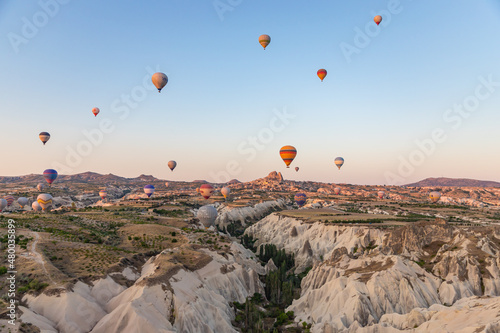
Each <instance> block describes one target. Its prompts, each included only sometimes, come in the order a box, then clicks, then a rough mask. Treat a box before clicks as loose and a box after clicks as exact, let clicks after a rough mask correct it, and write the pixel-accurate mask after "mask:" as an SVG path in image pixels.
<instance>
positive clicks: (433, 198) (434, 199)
mask: <svg viewBox="0 0 500 333" xmlns="http://www.w3.org/2000/svg"><path fill="white" fill-rule="evenodd" d="M429 199H431V201H432V202H433V203H436V202H438V201H439V199H441V193H439V192H438V191H432V192H431V193H429Z"/></svg>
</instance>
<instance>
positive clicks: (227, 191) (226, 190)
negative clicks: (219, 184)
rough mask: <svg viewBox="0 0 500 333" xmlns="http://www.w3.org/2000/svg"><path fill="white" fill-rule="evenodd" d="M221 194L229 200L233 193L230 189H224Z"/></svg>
mask: <svg viewBox="0 0 500 333" xmlns="http://www.w3.org/2000/svg"><path fill="white" fill-rule="evenodd" d="M220 193H222V195H223V196H224V198H226V199H227V196H228V195H229V193H231V189H230V188H229V187H223V188H222V189H221V190H220Z"/></svg>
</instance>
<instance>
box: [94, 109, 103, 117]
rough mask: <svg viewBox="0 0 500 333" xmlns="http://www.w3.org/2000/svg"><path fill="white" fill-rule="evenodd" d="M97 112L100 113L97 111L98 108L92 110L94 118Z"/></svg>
mask: <svg viewBox="0 0 500 333" xmlns="http://www.w3.org/2000/svg"><path fill="white" fill-rule="evenodd" d="M99 112H101V110H99V108H93V109H92V113H93V114H94V117H97V115H98V114H99Z"/></svg>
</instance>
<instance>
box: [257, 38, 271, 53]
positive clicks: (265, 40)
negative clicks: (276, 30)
mask: <svg viewBox="0 0 500 333" xmlns="http://www.w3.org/2000/svg"><path fill="white" fill-rule="evenodd" d="M259 43H260V45H262V47H263V48H264V50H265V49H266V47H267V46H268V45H269V43H271V37H269V35H260V36H259Z"/></svg>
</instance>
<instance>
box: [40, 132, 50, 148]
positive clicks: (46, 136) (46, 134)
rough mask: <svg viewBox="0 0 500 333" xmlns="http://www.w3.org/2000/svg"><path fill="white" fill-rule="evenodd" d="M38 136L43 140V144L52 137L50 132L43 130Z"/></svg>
mask: <svg viewBox="0 0 500 333" xmlns="http://www.w3.org/2000/svg"><path fill="white" fill-rule="evenodd" d="M38 137H39V138H40V140H41V141H42V142H43V145H45V144H46V143H47V141H49V139H50V134H49V132H41V133H40V134H38Z"/></svg>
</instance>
